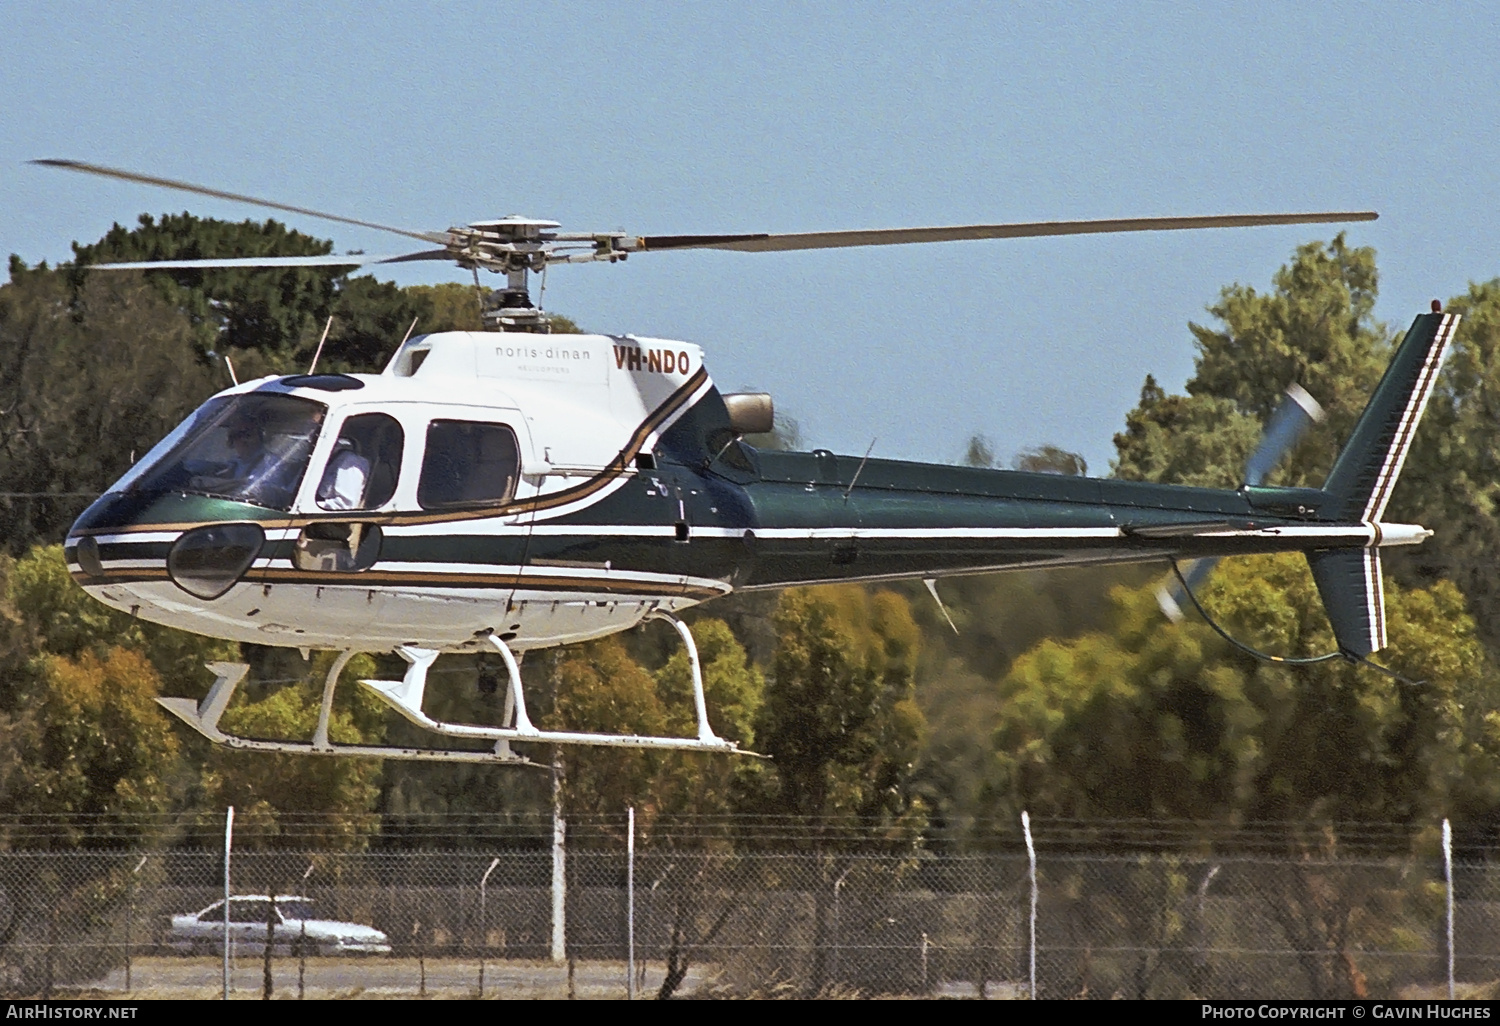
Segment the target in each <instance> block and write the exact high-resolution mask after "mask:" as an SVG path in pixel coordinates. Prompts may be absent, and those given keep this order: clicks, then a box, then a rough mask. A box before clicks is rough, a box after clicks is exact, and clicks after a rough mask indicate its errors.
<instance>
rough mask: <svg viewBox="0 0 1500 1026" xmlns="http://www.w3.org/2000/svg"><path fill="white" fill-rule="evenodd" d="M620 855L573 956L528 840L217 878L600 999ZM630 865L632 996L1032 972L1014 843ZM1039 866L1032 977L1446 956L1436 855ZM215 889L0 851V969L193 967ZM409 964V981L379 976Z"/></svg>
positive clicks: (1331, 982)
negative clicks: (564, 958) (580, 980)
mask: <svg viewBox="0 0 1500 1026" xmlns="http://www.w3.org/2000/svg"><path fill="white" fill-rule="evenodd" d="M492 860H497V861H496V865H495V867H494V869H493V870H492V871H490V873H489V876H488V879H487V881H486V883H485V887H484V888H483V889H481V886H480V885H481V880H482V879H484V877H485V873H486V870H487V869H488V868H489V866H490V864H491V862H492ZM309 870H310V871H309ZM627 870H628V866H627V857H626V855H625V852H624V851H623V849H622V850H620V851H609V850H587V851H576V852H570V853H569V855H568V858H567V872H566V894H567V897H566V953H567V955H568V957H569V959H570V960H572V961H573V963H574V965H573V966H571V967H568V968H566V969H565V968H564V967H562V966H559V967H557V968H555V969H549V968H548V959H549V955H550V951H551V945H550V940H551V936H552V890H551V887H552V885H551V872H552V860H551V853H550V852H547V851H523V852H505V851H498V852H480V851H474V850H467V851H430V850H429V851H412V852H395V853H392V852H363V853H329V852H307V853H300V852H286V851H282V852H275V853H266V852H245V853H236V854H235V857H234V861H233V890H234V893H235V894H237V895H256V894H258V895H268V894H276V895H296V896H302V897H306V898H308V899H310V900H311V902H312V903H313V904H312V907H313V913H312V914H313V915H315V916H316V918H317V919H320V920H333V921H341V922H345V923H353V924H361V925H364V926H369V927H374V928H375V929H378V930H380V931H381V932H383V933H384V934H385V936H386V941H387V943H388V944H389V947H390V951H389V953H384V952H382V953H379V954H371V955H366V956H365V957H363V958H359V959H354V958H349V957H344V958H333V956H334V955H335V954H337V953H336V952H331V951H330V950H329V949H328V948H327V947H326V946H325V945H324V944H323V942H322V941H319V942H317V943H314V944H311V945H307V946H303V947H301V950H299V943H298V938H297V937H295V936H289V935H287V934H286V929H287V928H285V927H283V933H282V934H281V935H277V934H275V933H274V927H273V933H272V937H273V945H272V955H273V962H274V963H275V966H276V971H277V972H281V973H283V974H284V973H286V972H289V971H291V965H292V964H293V963H300V967H301V969H302V971H307V970H306V965H307V964H308V960H309V959H311V962H312V964H313V967H314V971H317V972H321V971H323V970H322V969H321V968H320V967H321V966H324V965H325V963H329V960H330V959H332V961H333V962H337V964H338V965H339V967H340V968H339V972H340V974H341V976H340V979H341V980H344V981H345V982H346V983H348V985H349V986H358V985H362V984H360V981H361V980H364V981H367V982H368V981H372V980H373V981H379V980H384V981H385V984H384V985H385V986H386V987H387V989H394V990H395V991H402V992H413V991H415V990H416V988H417V987H421V989H422V990H426V989H427V987H428V985H429V982H428V981H429V973H433V974H436V975H441V972H448V974H449V976H451V977H453V978H454V979H455V980H458V981H459V982H458V983H456V984H455V986H461V987H470V988H472V984H471V983H470V982H469V981H470V977H471V976H474V973H473V967H474V966H475V965H476V964H477V962H478V961H479V960H480V959H481V958H483V959H484V960H486V962H487V963H488V965H489V971H490V973H491V976H490V981H491V982H490V983H489V987H490V988H491V989H490V990H488V991H487V992H486V993H487V994H490V995H492V996H499V995H501V994H503V993H504V992H505V989H506V987H507V984H506V983H505V982H504V981H505V980H506V979H507V977H506V975H505V973H506V971H507V970H506V967H507V966H512V967H517V966H535V967H537V968H536V969H535V972H536V973H546V972H551V973H552V974H553V975H552V976H551V977H550V980H551V984H550V985H551V986H552V988H553V989H552V991H550V992H551V993H554V994H556V995H557V996H562V988H563V987H564V986H567V987H569V988H570V990H569V992H570V993H576V992H577V991H578V984H577V981H576V980H575V979H574V976H573V972H572V970H573V969H575V968H576V966H577V965H584V966H586V967H587V970H588V973H589V974H592V975H591V976H590V977H589V978H590V979H591V980H595V981H601V980H602V981H603V983H600V986H598V987H594V988H593V989H594V991H596V992H598V993H599V994H600V996H623V994H624V979H625V972H626V968H625V960H626V958H627V952H628V939H629V937H628V926H627V924H628V922H629V920H630V915H629V912H630V908H629V900H628V893H627V887H626V879H627ZM634 881H635V887H634V931H635V937H634V939H635V955H636V959H637V965H638V967H639V969H638V971H640V972H641V974H642V975H641V976H640V977H639V978H638V980H637V984H638V989H639V993H641V994H642V995H643V996H655V995H662V996H673V995H676V996H687V995H690V994H698V995H703V996H711V995H723V996H734V995H744V996H774V995H778V994H797V995H806V994H824V995H841V994H842V995H850V996H854V995H872V996H873V995H913V996H920V995H933V996H950V997H960V996H970V997H979V996H985V997H1025V996H1026V995H1027V990H1028V979H1029V974H1030V969H1031V957H1032V952H1031V948H1030V944H1029V920H1030V915H1031V897H1030V894H1031V890H1030V880H1029V876H1028V866H1027V861H1026V858H1025V856H1024V855H1013V854H986V855H955V856H933V855H930V854H922V853H916V854H910V855H906V856H893V855H867V854H850V853H839V854H827V853H823V854H818V853H809V852H787V851H783V852H766V853H750V854H726V853H722V852H708V851H702V850H691V849H681V850H672V849H649V850H646V851H643V852H638V853H637V855H636V857H635V863H634ZM1454 881H1455V899H1456V903H1455V908H1456V914H1455V943H1454V948H1455V951H1454V954H1455V957H1456V964H1457V976H1458V978H1459V979H1460V980H1462V981H1467V982H1469V983H1471V984H1473V983H1483V982H1487V981H1492V980H1495V979H1497V978H1500V929H1497V928H1500V870H1497V869H1496V868H1495V867H1493V866H1490V865H1487V864H1484V863H1479V862H1470V863H1468V864H1460V865H1458V866H1456V868H1455V874H1454ZM1037 883H1038V904H1037V908H1036V950H1035V958H1036V981H1037V990H1038V996H1040V997H1070V998H1071V997H1079V998H1090V997H1091V998H1114V997H1127V998H1179V997H1216V998H1278V997H1280V998H1335V997H1356V996H1368V997H1396V996H1400V995H1401V994H1403V993H1405V994H1412V993H1417V992H1418V991H1417V990H1414V988H1424V987H1426V988H1429V990H1428V991H1425V992H1424V993H1431V992H1432V991H1431V990H1430V988H1433V987H1442V986H1443V985H1444V981H1445V979H1446V968H1447V951H1446V947H1445V945H1446V933H1445V923H1446V921H1445V917H1444V905H1445V895H1446V892H1445V883H1444V879H1443V871H1442V865H1441V863H1440V862H1436V861H1428V860H1422V859H1413V858H1368V859H1322V860H1320V859H1309V858H1301V859H1291V858H1274V857H1269V856H1257V857H1241V858H1219V859H1215V858H1208V857H1196V856H1195V857H1187V856H1180V855H1173V854H1166V853H1161V852H1153V853H1148V854H1141V855H1130V856H1127V855H1077V854H1065V853H1058V852H1051V853H1049V852H1046V851H1044V852H1043V853H1042V854H1041V857H1040V860H1039V865H1038V871H1037ZM222 896H223V855H222V853H221V852H182V851H172V852H161V853H146V854H145V855H143V854H142V853H141V852H138V851H137V852H121V853H80V852H68V853H47V852H27V851H9V852H0V988H3V990H4V992H5V994H6V995H7V996H32V995H41V994H50V993H60V992H62V991H63V989H64V988H66V989H67V990H70V991H74V992H76V991H77V990H78V989H80V988H82V989H96V990H102V991H120V990H124V989H125V988H126V987H127V986H129V987H130V988H132V989H135V990H140V989H142V988H145V989H147V990H149V989H150V988H151V987H152V986H153V980H152V976H153V974H156V975H161V974H162V973H166V972H168V971H169V970H171V967H173V966H178V967H188V966H193V965H197V966H198V967H199V968H200V970H201V972H200V973H199V976H200V977H201V979H202V986H203V987H212V986H214V985H216V984H217V980H218V976H217V972H218V966H219V960H220V958H221V957H222V955H221V950H222V938H223V926H222V906H220V907H219V908H217V909H214V908H213V906H214V905H215V903H216V902H218V901H220V899H222ZM265 908H266V905H265V903H264V902H262V903H261V904H260V906H259V909H260V910H261V912H259V913H257V915H259V914H263V912H264V910H265ZM204 910H208V912H207V914H206V915H205V916H204V917H203V919H204V922H202V923H200V924H198V926H199V927H201V929H197V928H195V927H193V926H192V925H191V924H189V925H187V926H184V924H183V922H182V921H179V922H178V923H177V925H176V926H175V927H174V925H173V920H172V917H173V916H195V915H198V914H199V913H201V912H203V911H204ZM283 911H290V910H283ZM239 918H244V917H243V916H241V917H239ZM251 918H254V917H251ZM231 925H232V927H233V930H234V937H235V939H234V945H235V950H234V952H233V954H234V956H235V958H236V960H237V964H238V965H239V966H240V969H241V972H242V974H243V973H249V974H250V982H249V983H246V984H240V986H242V987H248V988H253V987H254V986H255V985H256V982H255V981H256V979H257V977H256V976H255V973H256V971H257V967H258V966H259V964H260V961H261V959H262V958H263V948H264V938H265V937H266V932H265V931H266V928H265V926H264V925H259V924H255V923H240V922H236V923H233V924H231ZM194 929H197V932H193V931H194ZM320 960H321V961H320ZM466 966H467V967H469V968H465V967H466ZM164 967H165V968H164ZM396 967H402V968H401V972H400V973H397V972H396ZM413 967H416V968H413ZM418 969H419V971H420V980H417V979H416V978H415V977H413V978H412V979H405V977H402V979H403V980H405V982H402V980H396V979H395V978H396V977H397V976H401V973H405V974H406V975H407V976H411V975H412V973H413V972H415V971H417V970H418ZM171 971H174V972H178V975H181V973H180V971H178V970H171ZM440 971H441V972H440ZM564 972H566V973H567V975H566V977H565V976H564V975H563V974H564ZM393 980H394V981H395V982H392V981H393ZM476 982H477V980H476ZM606 984H607V985H606ZM518 985H519V984H518ZM278 986H280V987H282V992H283V993H285V989H286V987H287V986H288V984H286V983H280V984H278ZM370 986H374V984H370ZM403 988H405V990H403ZM601 988H602V989H601ZM377 989H378V988H377ZM584 989H585V990H587V989H589V988H584ZM205 996H207V995H206V993H205Z"/></svg>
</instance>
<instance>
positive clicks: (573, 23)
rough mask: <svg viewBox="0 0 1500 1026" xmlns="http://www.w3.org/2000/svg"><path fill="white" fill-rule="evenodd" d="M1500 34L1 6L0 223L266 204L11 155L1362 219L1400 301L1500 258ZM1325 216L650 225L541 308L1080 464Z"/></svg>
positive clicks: (857, 418) (512, 9)
mask: <svg viewBox="0 0 1500 1026" xmlns="http://www.w3.org/2000/svg"><path fill="white" fill-rule="evenodd" d="M1497 29H1500V8H1497V7H1496V6H1495V5H1479V4H1459V3H1445V4H1416V3H1407V4H1376V3H1370V4H1337V3H1322V4H1278V3H1253V4H1160V3H1151V4H1136V5H1129V4H1124V5H1122V4H1108V5H1103V4H1100V5H1080V4H1061V3H1059V4H1034V5H1021V4H1015V5H1010V4H999V3H989V4H937V5H934V6H930V7H929V6H926V5H922V6H918V5H896V4H853V3H842V4H793V3H780V4H774V5H772V4H720V3H696V4H670V3H651V4H639V5H637V4H626V3H607V4H605V3H601V4H590V3H576V2H575V3H569V4H558V5H549V4H537V3H528V4H499V3H466V4H457V3H450V4H377V3H359V4H347V3H344V4H341V3H331V2H325V3H321V4H318V5H316V6H314V5H306V4H297V5H292V4H287V5H276V4H267V3H257V4H232V5H231V4H215V3H204V2H195V3H188V4H171V3H151V4H119V3H116V4H101V3H89V4H66V3H37V4H20V3H10V4H6V5H3V6H0V96H4V97H5V102H4V103H3V104H0V247H3V249H4V250H5V251H7V252H15V253H18V254H20V255H21V256H22V257H23V258H24V259H26V260H28V261H32V262H34V261H37V260H41V259H48V260H57V259H60V258H65V257H67V256H68V254H69V250H68V242H69V241H70V240H72V239H80V240H85V241H89V240H93V239H96V238H98V237H99V236H100V235H101V234H102V233H103V232H104V231H105V229H107V228H108V227H109V225H110V224H111V223H112V222H113V221H116V220H118V221H121V222H124V223H127V224H128V223H133V221H134V219H135V217H136V215H137V214H139V213H141V212H153V213H159V212H162V211H168V210H182V209H190V210H192V211H193V212H195V213H199V214H203V215H211V216H220V217H232V218H235V219H240V218H243V217H247V216H257V217H259V216H262V215H260V214H259V213H257V211H255V210H253V209H250V208H245V207H239V206H233V205H230V204H227V203H219V202H215V201H210V200H199V199H197V198H194V197H185V196H182V197H179V196H176V195H173V194H170V193H165V192H162V191H160V190H154V189H149V188H146V187H139V186H131V185H126V184H123V183H120V184H116V183H112V182H106V181H102V180H99V181H95V180H90V179H84V178H80V177H77V176H73V175H67V174H64V173H61V172H56V171H46V170H42V169H38V168H33V167H28V166H25V165H24V163H23V162H24V161H25V160H27V159H30V158H34V157H69V158H74V159H82V160H90V161H95V162H98V163H105V164H114V165H118V166H124V167H129V168H135V169H141V170H146V171H152V172H155V173H158V174H163V175H166V176H170V177H180V178H185V179H188V180H190V181H197V182H202V183H206V184H212V185H217V186H219V187H222V188H225V189H231V190H236V191H244V192H249V193H251V194H258V195H265V196H269V197H274V198H278V199H281V200H283V201H286V202H290V203H296V204H300V205H306V206H311V207H316V208H321V209H327V210H331V211H334V212H339V213H345V214H349V215H351V216H355V217H363V218H369V219H371V220H375V221H381V222H385V223H393V224H399V225H407V226H411V227H417V228H443V227H446V226H448V225H449V224H453V223H462V222H465V221H471V220H477V219H481V218H487V217H494V216H502V215H505V214H509V213H524V214H528V215H530V216H533V217H548V218H552V219H554V220H558V221H561V222H563V224H564V226H565V227H566V228H569V229H573V230H592V229H616V228H621V229H625V230H628V231H631V232H636V233H640V234H678V233H696V232H740V231H813V230H821V229H834V228H864V227H884V226H899V225H927V224H952V223H962V222H988V221H1020V220H1055V219H1071V218H1090V217H1122V216H1135V215H1142V216H1144V215H1172V214H1206V213H1240V212H1255V211H1281V210H1326V209H1374V210H1378V211H1379V212H1380V215H1381V219H1380V220H1379V221H1378V222H1376V223H1374V224H1362V225H1354V226H1351V228H1350V231H1349V236H1350V238H1351V240H1352V241H1353V242H1355V243H1356V244H1361V245H1365V244H1368V245H1373V246H1375V247H1376V248H1377V249H1378V251H1379V258H1380V267H1381V272H1382V282H1381V284H1382V298H1381V302H1380V305H1379V308H1378V311H1377V312H1378V314H1379V315H1380V316H1381V317H1382V318H1385V319H1386V320H1388V321H1389V322H1391V323H1392V325H1393V326H1399V325H1404V324H1405V323H1406V322H1407V321H1408V320H1409V319H1410V317H1411V316H1412V315H1413V314H1414V313H1417V312H1419V311H1420V310H1422V309H1424V308H1425V307H1426V304H1427V302H1428V301H1429V300H1430V299H1432V298H1434V297H1447V296H1449V295H1452V294H1454V293H1456V292H1460V291H1462V290H1463V289H1464V288H1465V287H1466V284H1467V283H1468V282H1469V281H1470V280H1483V279H1488V278H1491V277H1494V276H1496V275H1497V274H1500V219H1497V217H1496V214H1495V212H1496V209H1497V207H1500V171H1497V169H1500V131H1497V130H1496V127H1495V126H1496V125H1497V124H1500V62H1497V61H1496V59H1495V57H1494V53H1493V41H1494V39H1496V38H1497V37H1500V32H1497ZM292 223H293V224H294V225H295V226H296V227H298V228H301V229H302V230H305V231H311V232H314V233H316V234H319V235H322V236H324V237H329V238H332V239H334V240H335V244H336V246H337V247H338V248H339V249H365V250H369V251H371V252H375V251H392V250H393V249H394V250H399V249H401V248H402V242H401V240H399V239H396V238H394V237H386V236H382V235H380V234H378V233H373V232H367V231H362V230H356V229H351V228H345V227H342V226H336V225H327V224H324V223H321V222H315V221H311V220H306V221H304V220H300V219H295V218H294V219H292ZM1332 230H1333V229H1319V228H1315V227H1307V228H1293V227H1289V228H1260V229H1248V230H1239V231H1211V232H1199V233H1181V232H1178V233H1170V234H1163V235H1150V236H1145V235H1142V236H1108V237H1094V238H1069V239H1050V240H1009V241H998V242H977V243H955V244H948V245H941V246H929V247H921V248H918V247H891V248H881V249H872V250H845V251H822V252H813V253H804V254H735V253H720V254H709V253H666V254H658V255H645V254H643V255H640V256H637V257H636V258H634V259H632V260H631V261H630V262H629V263H628V264H625V265H615V266H606V265H594V266H583V267H562V268H558V269H555V270H554V271H553V272H552V273H551V275H550V276H549V282H548V291H547V296H546V301H547V305H548V306H549V307H550V308H553V309H556V310H559V311H562V312H565V313H568V314H570V315H572V316H573V317H574V318H575V319H577V320H578V321H579V322H580V323H582V324H583V325H584V326H585V327H588V328H592V329H596V330H602V331H610V332H635V333H637V334H642V335H661V336H666V337H672V338H682V339H688V340H691V341H694V342H697V343H700V344H701V345H703V346H704V347H705V348H706V350H707V352H708V357H709V367H710V369H711V370H712V371H713V373H714V375H715V377H716V378H717V380H718V381H719V383H720V385H721V386H722V387H725V388H726V389H736V388H740V387H746V386H751V387H758V388H764V389H766V390H769V391H771V392H773V393H774V394H775V396H776V398H777V402H778V405H779V406H780V408H782V409H784V410H786V411H787V412H789V413H791V414H792V415H794V416H796V417H797V418H798V419H799V420H800V421H801V423H802V426H803V429H804V436H805V438H806V440H807V441H808V442H809V443H811V444H815V445H820V446H827V447H829V448H833V449H836V450H841V451H851V452H855V453H862V452H863V451H864V450H865V448H866V446H867V445H869V443H870V440H871V438H878V442H877V443H876V446H875V452H876V453H877V454H878V455H885V456H894V457H908V458H917V459H938V460H954V459H957V458H958V457H959V455H960V454H961V453H962V451H963V447H964V443H965V440H966V439H967V438H968V436H969V435H970V434H971V433H973V432H975V431H980V432H984V433H985V434H987V435H989V436H991V437H992V438H993V439H994V440H995V441H996V443H997V448H998V450H999V451H1000V452H1001V453H1002V455H1007V456H1008V455H1009V454H1010V453H1011V452H1013V451H1014V450H1016V449H1017V448H1020V447H1022V446H1026V445H1032V444H1037V443H1042V442H1051V443H1055V444H1060V445H1063V446H1065V447H1067V448H1070V449H1074V450H1077V451H1080V452H1082V453H1083V454H1084V455H1085V456H1086V457H1087V458H1088V461H1089V464H1090V468H1091V470H1092V472H1094V473H1104V472H1107V469H1108V461H1109V457H1110V455H1111V454H1112V451H1113V450H1112V446H1111V442H1110V437H1111V435H1112V434H1113V433H1114V432H1115V431H1117V430H1119V429H1120V427H1121V426H1122V423H1123V418H1124V414H1125V412H1126V411H1127V410H1128V409H1129V408H1130V407H1131V406H1133V405H1134V403H1135V401H1136V398H1137V396H1138V394H1139V391H1140V386H1141V382H1142V380H1143V378H1144V377H1145V375H1146V374H1147V373H1148V372H1150V373H1154V374H1156V375H1157V377H1158V378H1159V379H1160V380H1161V381H1162V382H1163V384H1165V385H1166V386H1167V387H1169V388H1180V386H1181V384H1182V382H1183V381H1184V380H1185V379H1186V378H1187V377H1188V376H1189V375H1190V373H1191V370H1192V358H1193V348H1192V341H1191V336H1190V335H1189V333H1188V331H1187V327H1186V324H1187V322H1188V321H1189V320H1199V321H1202V320H1203V319H1204V316H1205V315H1204V313H1203V308H1204V306H1205V305H1207V304H1208V303H1210V302H1212V301H1213V299H1214V297H1215V296H1216V295H1217V293H1218V290H1219V289H1220V288H1221V287H1222V286H1224V285H1225V284H1228V283H1230V282H1233V281H1241V282H1244V283H1246V284H1251V285H1255V286H1257V287H1261V288H1264V287H1266V286H1267V285H1268V284H1269V280H1270V276H1271V274H1272V273H1273V272H1274V271H1275V269H1276V268H1277V267H1278V266H1279V265H1280V264H1281V263H1282V262H1284V261H1285V260H1286V259H1287V257H1288V256H1289V255H1290V253H1291V251H1292V250H1293V248H1294V247H1295V246H1296V245H1297V244H1299V243H1301V242H1305V241H1308V240H1310V239H1314V238H1327V237H1328V236H1329V234H1331V231H1332ZM460 274H461V272H458V271H457V270H454V271H453V272H451V273H449V272H447V271H444V270H442V269H440V265H429V266H425V267H414V268H404V269H402V270H401V271H400V272H399V274H398V275H396V276H395V278H396V280H397V281H400V282H402V283H411V282H418V281H433V280H442V279H452V280H457V278H456V276H458V275H460ZM392 341H393V343H394V341H395V340H392Z"/></svg>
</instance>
